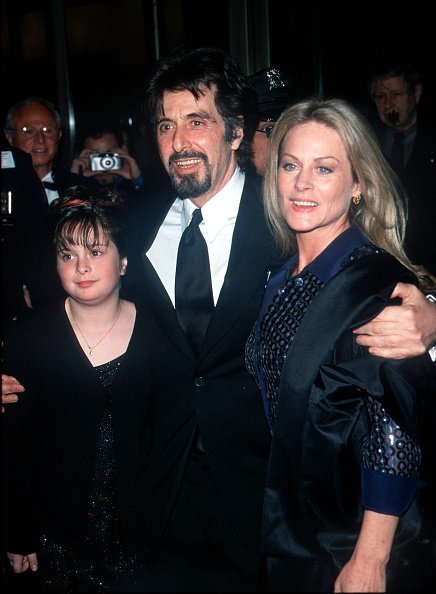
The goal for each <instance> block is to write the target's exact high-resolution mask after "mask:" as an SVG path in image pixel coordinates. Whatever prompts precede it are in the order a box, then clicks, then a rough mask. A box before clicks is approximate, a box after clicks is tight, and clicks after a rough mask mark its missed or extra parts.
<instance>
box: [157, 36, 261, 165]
mask: <svg viewBox="0 0 436 594" xmlns="http://www.w3.org/2000/svg"><path fill="white" fill-rule="evenodd" d="M201 86H205V87H207V88H208V89H212V88H214V87H215V88H216V93H215V104H216V107H217V109H218V112H219V113H220V115H221V116H222V118H223V119H224V124H225V139H226V141H227V142H232V140H233V139H234V138H235V136H236V129H237V128H238V127H242V129H243V131H244V138H243V140H242V142H241V145H240V146H239V148H238V150H237V151H236V157H237V161H238V165H239V167H240V168H241V169H242V171H244V170H245V169H246V168H247V166H248V165H249V164H250V162H251V157H252V154H251V141H252V139H253V134H254V131H255V129H256V124H257V119H258V101H257V95H256V93H255V91H254V89H253V88H252V86H251V85H250V82H249V81H248V79H247V77H246V76H245V75H244V74H243V73H242V71H241V69H240V67H239V66H238V64H237V63H236V62H235V60H234V59H233V58H232V56H231V55H230V54H228V53H227V52H225V51H224V50H222V49H221V48H218V47H202V48H197V49H193V50H192V49H191V50H189V49H186V48H182V49H178V50H176V51H175V52H173V53H172V54H170V55H169V56H167V57H165V58H162V59H161V60H160V61H159V62H158V64H157V66H156V68H155V70H154V72H153V73H152V74H151V76H150V78H149V80H148V84H147V100H146V112H147V116H148V119H149V121H150V122H151V124H152V126H153V128H155V127H156V121H157V119H158V117H159V116H160V113H161V110H162V103H163V95H164V93H165V91H190V92H191V93H192V94H193V95H194V97H195V98H196V99H198V98H199V97H200V96H201Z"/></svg>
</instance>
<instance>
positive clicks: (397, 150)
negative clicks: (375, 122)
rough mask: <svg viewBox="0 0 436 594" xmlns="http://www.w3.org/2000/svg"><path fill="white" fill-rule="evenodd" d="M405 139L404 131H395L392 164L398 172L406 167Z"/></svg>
mask: <svg viewBox="0 0 436 594" xmlns="http://www.w3.org/2000/svg"><path fill="white" fill-rule="evenodd" d="M403 139H404V136H403V133H402V132H395V136H394V144H393V145H392V151H391V165H392V169H393V170H394V171H395V172H396V173H400V172H401V171H402V169H403V167H404V146H403Z"/></svg>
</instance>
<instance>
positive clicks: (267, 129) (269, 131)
mask: <svg viewBox="0 0 436 594" xmlns="http://www.w3.org/2000/svg"><path fill="white" fill-rule="evenodd" d="M273 130H274V126H265V127H264V128H260V129H259V130H256V132H262V133H263V134H266V137H267V138H271V135H272V133H273Z"/></svg>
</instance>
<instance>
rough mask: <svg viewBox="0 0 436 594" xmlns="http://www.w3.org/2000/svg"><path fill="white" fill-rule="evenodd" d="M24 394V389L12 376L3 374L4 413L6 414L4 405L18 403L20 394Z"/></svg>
mask: <svg viewBox="0 0 436 594" xmlns="http://www.w3.org/2000/svg"><path fill="white" fill-rule="evenodd" d="M22 392H24V387H23V386H22V385H21V384H20V382H19V381H18V380H17V379H16V378H15V377H13V376H12V375H6V374H4V373H2V413H4V412H5V407H4V406H3V405H4V404H12V403H13V402H18V394H20V393H22Z"/></svg>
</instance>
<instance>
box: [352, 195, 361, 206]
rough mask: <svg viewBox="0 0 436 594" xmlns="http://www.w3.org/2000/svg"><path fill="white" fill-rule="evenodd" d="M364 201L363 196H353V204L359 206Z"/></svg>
mask: <svg viewBox="0 0 436 594" xmlns="http://www.w3.org/2000/svg"><path fill="white" fill-rule="evenodd" d="M361 199H362V194H359V195H358V196H353V198H352V200H353V204H356V205H357V204H359V202H360V201H361Z"/></svg>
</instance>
